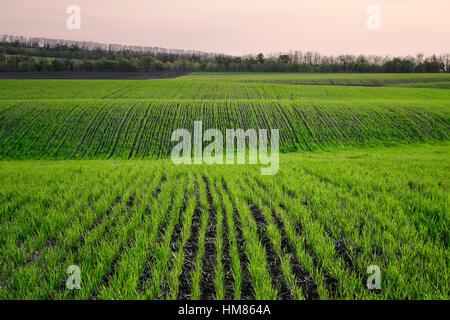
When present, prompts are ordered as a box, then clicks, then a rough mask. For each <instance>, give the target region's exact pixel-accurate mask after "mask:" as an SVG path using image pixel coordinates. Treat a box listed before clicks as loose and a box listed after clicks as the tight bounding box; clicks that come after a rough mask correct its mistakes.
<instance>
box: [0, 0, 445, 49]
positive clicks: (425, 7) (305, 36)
mask: <svg viewBox="0 0 450 320" xmlns="http://www.w3.org/2000/svg"><path fill="white" fill-rule="evenodd" d="M69 5H78V6H79V7H80V9H81V29H80V30H69V29H68V28H67V26H66V21H67V19H68V17H69V14H67V13H66V10H67V7H68V6H69ZM370 5H377V6H379V8H380V9H381V11H380V13H381V14H380V29H375V30H374V29H369V28H368V27H367V20H368V18H369V16H370V14H368V13H367V11H366V10H367V8H368V7H369V6H370ZM449 12H450V0H429V1H426V0H345V1H344V0H342V1H336V0H277V1H274V0H130V1H123V0H39V1H36V0H1V1H0V33H2V34H11V35H22V36H28V37H30V36H31V37H46V38H57V39H67V40H82V41H96V42H102V43H115V44H123V45H144V46H158V47H165V48H173V49H175V48H177V49H191V50H201V51H207V52H217V53H225V54H232V55H244V54H257V53H259V52H263V53H265V54H268V53H274V52H280V51H282V52H284V51H289V50H302V51H308V50H311V51H318V52H320V53H322V54H328V55H330V54H333V55H338V54H343V53H344V54H381V55H415V54H417V53H419V52H421V53H424V54H427V55H430V54H433V53H436V54H441V53H450V19H449V18H448V13H449Z"/></svg>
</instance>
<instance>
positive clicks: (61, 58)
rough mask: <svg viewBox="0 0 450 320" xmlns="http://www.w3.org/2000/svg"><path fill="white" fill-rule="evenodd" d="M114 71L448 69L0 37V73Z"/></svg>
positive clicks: (294, 54)
mask: <svg viewBox="0 0 450 320" xmlns="http://www.w3.org/2000/svg"><path fill="white" fill-rule="evenodd" d="M16 71H19V72H54V71H83V72H86V71H88V72H89V71H95V72H103V71H116V72H117V71H119V72H161V71H171V72H195V71H222V72H223V71H225V72H226V71H238V72H388V73H397V72H398V73H400V72H402V73H408V72H417V73H422V72H428V73H437V72H450V55H449V54H444V55H439V56H437V55H432V56H430V57H425V56H424V55H422V54H418V55H416V56H407V57H382V56H375V55H371V56H364V55H359V56H355V55H339V56H323V55H321V54H319V53H318V52H310V51H308V52H301V51H290V52H288V53H277V54H271V55H269V56H264V55H263V54H262V53H260V54H258V55H256V56H252V55H248V56H243V57H233V56H226V55H217V56H214V57H205V56H198V55H195V54H193V55H187V56H186V55H177V54H172V53H159V54H149V53H139V52H135V51H131V50H123V51H112V50H103V49H100V48H97V49H95V50H89V49H85V48H80V47H77V46H76V45H72V46H68V45H56V46H42V47H41V46H36V45H27V44H24V43H20V42H18V41H16V42H0V72H16Z"/></svg>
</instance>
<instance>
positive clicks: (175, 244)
mask: <svg viewBox="0 0 450 320" xmlns="http://www.w3.org/2000/svg"><path fill="white" fill-rule="evenodd" d="M188 185H189V181H188V182H187V183H186V186H185V188H184V198H183V205H182V207H181V210H180V216H179V218H178V222H177V223H176V224H175V226H174V228H173V231H172V237H171V239H170V244H169V250H170V251H171V254H172V255H171V256H174V255H175V254H176V253H177V252H178V248H179V245H180V244H181V241H182V239H181V232H182V227H183V222H184V220H183V217H184V216H185V213H186V209H187V204H188V201H189V194H188ZM149 267H150V265H149V264H147V266H146V270H147V269H148V268H149ZM172 267H173V265H172V266H170V268H172ZM148 271H149V269H148V270H147V275H149V272H148ZM144 273H145V270H144ZM150 277H151V275H150ZM149 281H151V278H149ZM141 288H142V286H141ZM160 289H161V300H166V299H167V297H169V296H170V288H169V285H168V283H167V281H163V283H162V284H161V286H160Z"/></svg>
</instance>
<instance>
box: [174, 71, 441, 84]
mask: <svg viewBox="0 0 450 320" xmlns="http://www.w3.org/2000/svg"><path fill="white" fill-rule="evenodd" d="M182 79H186V80H195V81H205V80H209V81H239V82H258V83H281V84H297V85H308V84H311V85H342V86H369V87H371V86H375V87H377V86H380V87H381V86H396V85H404V86H412V87H416V86H417V85H421V84H422V85H423V84H429V85H430V87H432V85H433V83H439V82H444V83H447V84H448V83H450V74H448V73H440V74H426V73H425V74H423V73H408V74H405V73H363V74H362V73H258V72H252V73H246V72H234V73H227V72H222V73H219V72H217V73H202V72H194V73H192V74H190V75H189V76H185V77H183V78H182Z"/></svg>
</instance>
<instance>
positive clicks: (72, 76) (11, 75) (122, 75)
mask: <svg viewBox="0 0 450 320" xmlns="http://www.w3.org/2000/svg"><path fill="white" fill-rule="evenodd" d="M188 74H189V73H186V72H0V79H18V80H26V79H56V80H152V79H174V78H178V77H181V76H185V75H188Z"/></svg>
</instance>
